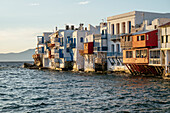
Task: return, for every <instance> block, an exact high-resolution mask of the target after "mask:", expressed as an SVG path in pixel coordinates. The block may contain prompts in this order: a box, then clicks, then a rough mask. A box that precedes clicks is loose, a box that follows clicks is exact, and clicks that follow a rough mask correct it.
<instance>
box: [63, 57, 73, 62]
mask: <svg viewBox="0 0 170 113" xmlns="http://www.w3.org/2000/svg"><path fill="white" fill-rule="evenodd" d="M64 61H72V59H71V57H65V58H64Z"/></svg>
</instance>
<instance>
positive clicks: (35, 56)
mask: <svg viewBox="0 0 170 113" xmlns="http://www.w3.org/2000/svg"><path fill="white" fill-rule="evenodd" d="M32 58H33V59H36V58H40V54H34V55H32Z"/></svg>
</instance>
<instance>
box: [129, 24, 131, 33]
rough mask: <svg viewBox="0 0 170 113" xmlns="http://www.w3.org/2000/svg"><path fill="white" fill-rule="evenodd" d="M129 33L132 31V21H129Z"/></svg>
mask: <svg viewBox="0 0 170 113" xmlns="http://www.w3.org/2000/svg"><path fill="white" fill-rule="evenodd" d="M129 33H131V21H129Z"/></svg>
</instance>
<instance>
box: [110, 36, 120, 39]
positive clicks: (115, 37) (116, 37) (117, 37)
mask: <svg viewBox="0 0 170 113" xmlns="http://www.w3.org/2000/svg"><path fill="white" fill-rule="evenodd" d="M114 39H115V40H117V39H120V35H112V37H111V40H114Z"/></svg>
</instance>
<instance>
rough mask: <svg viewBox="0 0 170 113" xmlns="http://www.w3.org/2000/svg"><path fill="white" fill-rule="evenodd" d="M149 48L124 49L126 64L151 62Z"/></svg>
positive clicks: (124, 61)
mask: <svg viewBox="0 0 170 113" xmlns="http://www.w3.org/2000/svg"><path fill="white" fill-rule="evenodd" d="M148 54H149V49H148V48H145V49H135V50H123V63H124V64H148V63H149V56H148Z"/></svg>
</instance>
